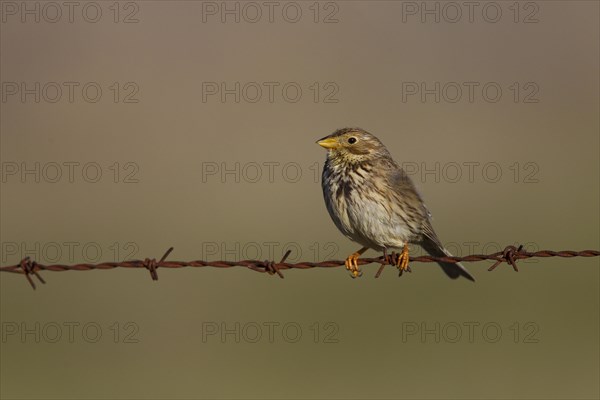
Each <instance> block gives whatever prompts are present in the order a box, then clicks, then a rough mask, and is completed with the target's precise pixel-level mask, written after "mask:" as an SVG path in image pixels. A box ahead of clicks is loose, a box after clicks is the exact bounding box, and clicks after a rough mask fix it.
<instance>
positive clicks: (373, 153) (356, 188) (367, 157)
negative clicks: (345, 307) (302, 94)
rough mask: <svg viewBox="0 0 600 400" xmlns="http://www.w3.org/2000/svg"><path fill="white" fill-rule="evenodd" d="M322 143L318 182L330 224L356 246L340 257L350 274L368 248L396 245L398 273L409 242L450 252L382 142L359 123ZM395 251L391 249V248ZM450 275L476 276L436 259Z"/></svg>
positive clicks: (385, 249)
mask: <svg viewBox="0 0 600 400" xmlns="http://www.w3.org/2000/svg"><path fill="white" fill-rule="evenodd" d="M317 144H319V145H320V146H322V147H324V148H325V149H327V158H326V160H325V165H324V167H323V173H322V179H321V186H322V189H323V197H324V199H325V205H326V207H327V211H328V212H329V215H330V216H331V219H332V220H333V222H334V224H335V226H336V227H337V228H338V229H339V230H340V231H341V232H342V233H343V234H344V235H345V236H346V237H347V238H349V239H350V240H352V241H354V242H356V243H358V244H360V245H361V246H362V247H361V249H360V250H358V251H356V252H355V253H353V254H351V255H350V256H348V257H347V258H346V260H345V262H344V264H345V266H346V269H347V270H348V271H349V272H350V275H351V276H352V277H353V278H356V277H359V276H361V275H362V272H361V270H360V268H359V266H358V259H359V257H360V256H361V255H362V254H363V253H364V252H365V251H367V250H368V249H374V250H377V251H383V257H384V259H385V260H386V261H387V262H390V261H389V260H390V258H389V253H388V250H392V251H394V250H400V249H402V251H401V253H400V254H399V256H398V257H396V260H395V261H394V260H393V257H392V262H394V263H395V264H396V266H397V268H398V269H399V272H400V275H401V274H402V272H404V271H410V268H409V266H408V262H409V247H408V246H409V244H417V245H419V246H421V247H422V248H423V249H424V250H425V251H427V253H429V254H430V255H432V256H434V257H446V256H452V255H451V254H450V252H449V251H448V250H446V249H445V248H444V246H443V245H442V243H441V241H440V239H439V238H438V236H437V234H436V233H435V231H434V230H433V226H432V224H431V213H430V212H429V210H428V209H427V207H426V206H425V203H424V202H423V199H422V197H421V195H420V194H419V192H418V191H417V188H416V187H415V185H414V183H413V181H412V180H411V179H410V177H409V176H408V175H407V174H406V172H405V171H404V170H403V169H402V168H401V167H400V166H399V165H398V164H397V163H396V162H395V161H394V159H393V158H392V156H391V154H390V152H389V151H388V149H387V148H386V147H385V145H384V144H383V143H382V142H381V141H380V140H379V139H378V138H377V137H375V136H374V135H372V134H371V133H369V132H367V131H366V130H364V129H361V128H342V129H338V130H336V131H335V132H333V133H332V134H330V135H328V136H326V137H324V138H322V139H320V140H318V141H317ZM393 254H394V253H393ZM438 264H439V265H440V266H441V267H442V270H443V271H444V272H445V273H446V275H448V276H449V277H450V278H452V279H456V278H459V277H464V278H466V279H468V280H470V281H473V282H474V281H475V279H474V278H473V276H472V275H471V274H470V273H469V272H468V271H467V269H466V268H465V267H464V266H463V265H462V264H460V263H448V262H439V263H438Z"/></svg>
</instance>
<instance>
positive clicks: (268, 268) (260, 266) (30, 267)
mask: <svg viewBox="0 0 600 400" xmlns="http://www.w3.org/2000/svg"><path fill="white" fill-rule="evenodd" d="M172 251H173V247H170V248H169V249H168V250H167V251H166V252H165V254H164V255H163V256H162V257H161V258H160V260H159V261H156V259H154V258H152V259H150V258H146V259H144V260H131V261H121V262H102V263H98V264H74V265H63V264H53V265H43V264H38V263H36V262H35V261H32V260H31V259H30V258H29V257H25V258H23V259H22V260H21V261H20V262H19V264H16V265H9V266H5V267H1V268H0V272H12V273H17V274H24V275H25V278H26V279H27V281H28V282H29V284H30V285H31V287H32V288H33V289H35V288H36V286H35V283H34V282H33V279H31V275H35V276H36V278H37V279H38V280H39V281H40V282H42V283H46V281H44V280H43V279H42V277H41V276H40V275H39V274H38V271H42V270H45V271H89V270H93V269H114V268H144V269H146V270H148V271H149V272H150V277H151V278H152V280H154V281H156V280H158V273H157V269H158V268H183V267H214V268H231V267H244V268H247V269H250V270H252V271H256V272H263V273H264V272H266V273H268V274H269V275H275V274H277V275H278V276H279V277H280V278H282V279H283V278H284V276H283V274H282V270H285V269H311V268H335V267H340V266H342V265H344V261H343V260H328V261H321V262H308V261H301V262H297V263H287V262H286V260H287V258H288V257H289V255H290V254H291V250H288V251H287V252H286V253H285V254H284V256H283V257H282V258H281V260H280V261H279V262H278V263H276V262H274V261H269V260H265V261H259V260H242V261H203V260H196V261H166V258H167V257H168V256H169V255H170V254H171V252H172ZM399 256H400V255H399V254H396V253H392V254H391V255H388V254H387V253H385V252H384V255H383V256H380V257H377V258H360V259H358V260H357V262H358V265H365V264H371V263H377V264H380V267H379V269H378V271H377V273H376V274H375V277H376V278H378V277H379V276H380V275H381V273H382V271H383V269H384V267H385V266H386V265H396V264H397V261H398V257H399ZM598 256H600V251H598V250H583V251H573V250H563V251H553V250H541V251H536V252H531V253H530V252H528V251H525V250H524V249H523V246H519V247H518V248H517V247H515V246H506V247H505V248H504V250H503V251H500V252H497V253H493V254H472V255H468V256H463V257H453V256H444V257H433V256H419V257H410V262H426V263H431V262H445V263H457V262H477V261H484V260H491V261H494V264H493V265H492V266H491V267H490V268H488V271H493V270H494V269H496V267H498V266H499V265H500V264H502V263H507V264H509V265H510V266H512V268H513V270H514V271H517V272H518V271H519V269H518V267H517V261H518V260H523V259H526V258H534V257H564V258H572V257H598Z"/></svg>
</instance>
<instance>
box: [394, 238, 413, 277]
mask: <svg viewBox="0 0 600 400" xmlns="http://www.w3.org/2000/svg"><path fill="white" fill-rule="evenodd" d="M409 259H410V257H409V255H408V244H405V245H404V248H403V249H402V253H400V255H399V256H398V258H397V259H396V267H398V270H399V271H400V276H402V273H403V272H404V271H407V272H412V271H411V269H410V267H409V266H408V261H409Z"/></svg>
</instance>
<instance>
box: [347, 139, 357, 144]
mask: <svg viewBox="0 0 600 400" xmlns="http://www.w3.org/2000/svg"><path fill="white" fill-rule="evenodd" d="M356 142H357V140H356V138H355V137H351V138H349V139H348V143H350V144H354V143H356Z"/></svg>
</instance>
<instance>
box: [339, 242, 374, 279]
mask: <svg viewBox="0 0 600 400" xmlns="http://www.w3.org/2000/svg"><path fill="white" fill-rule="evenodd" d="M368 249H369V248H368V247H363V248H362V249H360V250H358V251H357V252H356V253H353V254H350V255H349V256H348V258H346V261H345V262H344V264H345V265H346V269H347V270H348V271H350V272H351V273H352V277H353V278H356V277H358V276H361V275H362V272H361V271H360V268H358V261H357V260H358V257H360V256H361V255H362V253H364V252H365V251H367V250H368Z"/></svg>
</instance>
